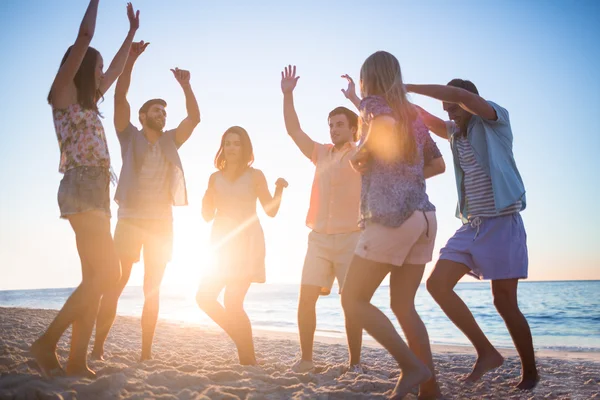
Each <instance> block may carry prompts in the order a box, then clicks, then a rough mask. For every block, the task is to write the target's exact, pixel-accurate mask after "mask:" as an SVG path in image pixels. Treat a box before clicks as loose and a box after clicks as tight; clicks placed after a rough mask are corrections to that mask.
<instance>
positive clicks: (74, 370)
mask: <svg viewBox="0 0 600 400" xmlns="http://www.w3.org/2000/svg"><path fill="white" fill-rule="evenodd" d="M67 376H72V377H79V378H88V379H95V378H96V373H95V372H94V371H92V370H91V369H89V368H88V366H87V365H81V366H79V365H77V366H70V365H67Z"/></svg>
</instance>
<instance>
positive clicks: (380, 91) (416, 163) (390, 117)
mask: <svg viewBox="0 0 600 400" xmlns="http://www.w3.org/2000/svg"><path fill="white" fill-rule="evenodd" d="M360 89H361V93H362V97H363V100H362V101H361V102H360V105H359V109H360V112H361V117H362V121H363V126H362V128H361V136H362V138H361V144H360V151H359V153H357V155H356V156H355V157H354V158H353V160H352V162H353V165H354V166H355V167H356V168H357V169H358V170H360V171H361V172H362V174H363V177H362V191H361V216H360V224H361V227H362V229H363V230H362V232H361V236H360V239H359V241H358V245H357V247H356V250H355V255H354V259H353V260H352V263H351V264H350V268H349V270H348V275H347V276H346V282H345V286H344V289H343V291H342V306H343V307H344V311H345V315H346V318H347V319H348V321H347V324H349V325H355V326H357V327H358V326H360V327H361V328H364V329H366V331H367V332H368V333H369V334H370V335H371V336H373V338H375V339H376V340H377V341H378V342H379V343H381V344H382V345H383V346H384V347H385V348H386V349H387V350H388V351H389V352H390V353H391V354H392V356H394V358H395V359H396V361H397V362H398V364H399V366H400V368H401V369H402V375H401V376H400V378H399V379H398V382H397V384H396V387H395V388H394V390H393V392H392V395H391V398H393V399H400V398H403V397H404V396H405V395H406V394H408V393H409V392H411V390H412V389H413V388H414V387H416V386H420V390H419V396H420V397H421V398H425V397H426V398H438V397H440V396H441V393H440V390H439V387H438V385H437V383H436V381H435V373H434V368H433V361H432V356H431V349H430V346H429V337H428V335H427V329H426V328H425V325H424V324H423V322H422V321H421V319H420V317H419V315H418V314H417V312H416V310H415V306H414V297H415V294H416V291H417V289H418V287H419V284H420V282H421V278H422V277H423V272H424V269H425V264H426V263H428V262H429V261H431V256H432V253H433V245H434V241H435V235H436V230H437V225H436V217H435V207H434V206H433V204H431V202H430V201H429V198H428V196H427V193H426V192H425V179H426V178H427V177H430V176H433V175H437V174H439V173H441V172H443V171H444V169H445V165H444V163H443V159H442V158H441V153H440V152H439V150H438V148H437V146H436V144H435V143H434V142H433V140H432V139H431V136H430V135H429V131H428V130H427V128H426V127H425V125H424V124H423V122H422V121H421V119H420V118H419V116H418V113H417V111H416V109H415V108H414V106H413V105H412V104H411V103H409V102H408V100H407V99H406V92H405V90H404V84H403V82H402V73H401V70H400V64H399V63H398V60H397V59H396V58H395V57H394V56H393V55H392V54H390V53H387V52H383V51H380V52H377V53H374V54H373V55H371V56H370V57H369V58H367V60H366V61H365V62H364V64H363V66H362V68H361V73H360ZM388 274H390V297H391V299H390V300H391V308H392V311H393V312H394V314H395V315H396V317H397V318H398V321H399V322H400V326H401V327H402V330H403V331H404V333H405V335H406V337H407V340H408V343H409V346H410V348H409V347H408V346H407V345H406V344H405V343H404V341H403V340H402V338H401V337H400V335H399V334H398V332H396V329H395V328H394V326H393V325H392V323H391V321H390V320H389V319H388V318H387V317H386V316H385V314H383V312H381V311H380V310H379V309H378V308H377V307H375V306H374V305H372V304H371V302H370V301H371V297H372V296H373V294H374V292H375V290H377V288H378V287H379V285H380V284H381V282H382V281H383V279H384V278H385V277H386V276H387V275H388ZM357 331H358V330H357ZM361 339H362V335H357V336H350V335H349V336H348V346H349V351H350V357H351V358H354V359H356V355H355V354H356V353H360V346H361ZM411 350H412V351H411Z"/></svg>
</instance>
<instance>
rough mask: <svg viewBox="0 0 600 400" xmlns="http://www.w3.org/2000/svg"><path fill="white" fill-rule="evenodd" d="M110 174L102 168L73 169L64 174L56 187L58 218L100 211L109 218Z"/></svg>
mask: <svg viewBox="0 0 600 400" xmlns="http://www.w3.org/2000/svg"><path fill="white" fill-rule="evenodd" d="M109 185H110V172H109V170H108V169H107V168H104V167H75V168H71V169H69V170H67V172H65V174H64V176H63V178H62V180H61V181H60V186H59V187H58V206H59V208H60V217H61V218H68V216H69V215H73V214H79V213H83V212H87V211H100V212H102V213H104V214H106V215H107V216H108V217H110V190H109Z"/></svg>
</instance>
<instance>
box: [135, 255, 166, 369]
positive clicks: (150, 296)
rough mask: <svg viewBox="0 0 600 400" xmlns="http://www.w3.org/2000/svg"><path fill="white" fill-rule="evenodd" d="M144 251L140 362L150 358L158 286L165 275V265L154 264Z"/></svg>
mask: <svg viewBox="0 0 600 400" xmlns="http://www.w3.org/2000/svg"><path fill="white" fill-rule="evenodd" d="M147 253H148V252H146V251H145V250H144V264H145V265H144V266H145V273H144V310H143V311H142V356H141V361H144V360H149V359H151V358H152V341H153V340H154V332H155V331H156V323H157V321H158V310H159V300H160V284H161V282H162V279H163V276H164V274H165V268H166V266H167V265H166V263H165V262H164V261H159V262H157V263H154V260H152V259H151V258H150V257H147V256H146V254H147Z"/></svg>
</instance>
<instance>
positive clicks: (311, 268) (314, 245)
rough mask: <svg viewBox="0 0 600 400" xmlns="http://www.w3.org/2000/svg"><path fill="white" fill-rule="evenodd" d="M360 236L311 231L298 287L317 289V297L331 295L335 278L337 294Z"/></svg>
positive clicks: (358, 234) (357, 234) (356, 234)
mask: <svg viewBox="0 0 600 400" xmlns="http://www.w3.org/2000/svg"><path fill="white" fill-rule="evenodd" d="M359 237H360V232H358V231H357V232H350V233H337V234H326V233H318V232H315V231H312V232H311V233H309V235H308V249H307V251H306V258H305V259H304V268H303V269H302V285H311V286H319V287H320V288H321V295H328V294H329V293H331V288H332V286H333V281H334V280H335V279H336V278H337V281H338V286H339V290H340V293H341V290H342V286H343V285H344V279H345V278H346V272H347V271H348V267H349V266H350V262H351V261H352V257H354V250H355V248H356V243H357V241H358V238H359Z"/></svg>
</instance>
